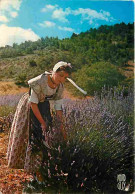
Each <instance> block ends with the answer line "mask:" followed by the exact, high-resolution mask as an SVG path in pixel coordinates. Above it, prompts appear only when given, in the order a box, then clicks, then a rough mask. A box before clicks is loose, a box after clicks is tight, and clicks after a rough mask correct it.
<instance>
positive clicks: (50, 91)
mask: <svg viewBox="0 0 135 194" xmlns="http://www.w3.org/2000/svg"><path fill="white" fill-rule="evenodd" d="M56 89H57V88H55V89H52V88H50V87H49V86H48V84H47V94H46V95H47V96H51V95H53V94H55V93H56ZM29 101H30V102H33V103H36V104H38V103H39V99H38V96H37V94H36V93H35V92H34V90H33V89H31V96H30V98H29ZM62 103H63V99H60V100H54V108H55V110H62Z"/></svg>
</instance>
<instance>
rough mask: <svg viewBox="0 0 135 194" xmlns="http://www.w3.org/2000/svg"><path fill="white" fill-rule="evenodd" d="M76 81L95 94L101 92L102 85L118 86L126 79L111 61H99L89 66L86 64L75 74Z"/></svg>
mask: <svg viewBox="0 0 135 194" xmlns="http://www.w3.org/2000/svg"><path fill="white" fill-rule="evenodd" d="M73 78H74V80H75V81H76V83H77V84H78V85H79V86H80V87H82V88H83V89H84V90H86V91H87V92H88V94H89V95H93V94H94V92H95V91H96V92H100V91H101V89H102V87H103V86H104V85H105V86H107V87H112V86H117V85H118V84H119V83H121V81H123V80H124V79H125V76H124V75H122V74H121V73H120V72H119V70H118V68H117V67H115V66H114V65H112V64H110V63H109V62H98V63H95V64H92V65H91V66H90V67H89V66H84V67H82V68H81V69H80V70H78V71H77V72H76V73H74V74H73Z"/></svg>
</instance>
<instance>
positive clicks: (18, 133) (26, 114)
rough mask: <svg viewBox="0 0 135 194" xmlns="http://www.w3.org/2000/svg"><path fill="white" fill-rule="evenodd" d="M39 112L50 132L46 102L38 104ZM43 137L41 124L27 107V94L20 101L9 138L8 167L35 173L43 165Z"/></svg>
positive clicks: (49, 118)
mask: <svg viewBox="0 0 135 194" xmlns="http://www.w3.org/2000/svg"><path fill="white" fill-rule="evenodd" d="M38 108H39V111H40V113H41V115H42V117H43V119H44V120H45V122H46V124H47V131H49V130H51V127H52V117H51V113H50V104H49V101H48V100H45V101H44V102H40V103H39V104H38ZM44 140H45V136H44V134H43V131H42V129H41V124H40V123H39V121H38V120H37V118H36V117H35V115H34V113H33V111H32V109H31V108H30V106H29V94H28V93H26V94H24V95H23V96H22V98H21V99H20V101H19V103H18V106H17V109H16V112H15V116H14V119H13V123H12V126H11V132H10V137H9V144H8V151H7V159H8V167H10V168H19V169H25V170H26V171H27V172H32V173H33V172H36V171H38V169H39V168H40V167H41V165H43V164H44V161H45V155H46V152H47V148H46V146H45V145H44Z"/></svg>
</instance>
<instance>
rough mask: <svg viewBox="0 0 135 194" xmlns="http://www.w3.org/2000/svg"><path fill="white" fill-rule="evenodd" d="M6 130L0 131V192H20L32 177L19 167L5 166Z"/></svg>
mask: <svg viewBox="0 0 135 194" xmlns="http://www.w3.org/2000/svg"><path fill="white" fill-rule="evenodd" d="M7 145H8V132H7V131H4V132H2V133H0V194H1V193H2V194H22V189H23V185H24V183H25V182H26V181H29V180H30V178H32V176H31V175H29V174H27V173H26V172H24V170H21V169H11V168H8V167H7V160H6V152H7Z"/></svg>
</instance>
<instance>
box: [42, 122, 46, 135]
mask: <svg viewBox="0 0 135 194" xmlns="http://www.w3.org/2000/svg"><path fill="white" fill-rule="evenodd" d="M46 127H47V126H46V123H45V122H44V123H42V124H41V128H42V131H43V135H45V132H46Z"/></svg>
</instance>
